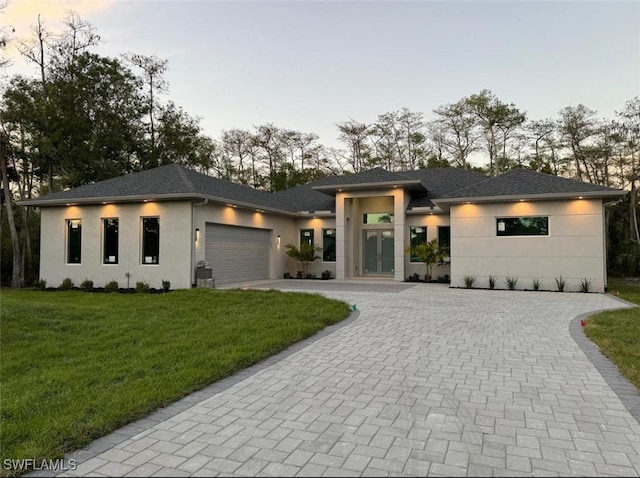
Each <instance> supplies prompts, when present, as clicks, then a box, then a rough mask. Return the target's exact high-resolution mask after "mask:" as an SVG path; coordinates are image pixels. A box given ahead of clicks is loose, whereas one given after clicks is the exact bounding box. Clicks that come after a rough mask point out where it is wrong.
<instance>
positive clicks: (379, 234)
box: [363, 229, 394, 274]
mask: <svg viewBox="0 0 640 478" xmlns="http://www.w3.org/2000/svg"><path fill="white" fill-rule="evenodd" d="M363 241H364V247H363V250H364V273H365V274H393V269H394V266H393V260H394V257H393V249H394V240H393V229H389V230H375V231H372V230H368V231H364V238H363Z"/></svg>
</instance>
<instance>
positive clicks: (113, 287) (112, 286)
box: [104, 280, 118, 292]
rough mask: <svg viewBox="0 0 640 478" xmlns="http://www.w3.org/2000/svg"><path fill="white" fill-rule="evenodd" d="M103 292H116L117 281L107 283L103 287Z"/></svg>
mask: <svg viewBox="0 0 640 478" xmlns="http://www.w3.org/2000/svg"><path fill="white" fill-rule="evenodd" d="M104 291H105V292H117V291H118V281H115V280H112V281H111V282H107V284H106V285H105V286H104Z"/></svg>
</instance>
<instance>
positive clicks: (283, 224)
mask: <svg viewBox="0 0 640 478" xmlns="http://www.w3.org/2000/svg"><path fill="white" fill-rule="evenodd" d="M208 222H210V223H216V224H228V225H234V226H243V227H255V228H258V229H267V230H269V231H271V247H270V251H271V255H270V257H269V278H270V279H281V278H282V276H283V274H284V272H287V271H289V267H288V261H290V259H289V258H288V257H287V255H286V254H285V251H286V249H285V247H284V246H285V244H289V243H292V244H297V242H298V235H297V229H296V227H295V218H293V217H290V216H279V215H275V214H271V213H267V212H259V211H256V210H252V209H243V208H239V207H238V208H233V207H230V206H226V205H221V204H213V203H208V204H204V205H198V206H195V207H194V212H193V230H194V231H195V229H196V228H198V229H200V241H198V242H197V243H195V242H194V252H195V254H194V262H193V264H192V265H191V266H190V269H191V271H192V272H191V274H192V277H193V280H194V281H195V267H196V264H197V263H198V261H200V260H203V259H204V258H205V243H206V242H205V241H206V237H205V234H206V223H208ZM278 236H280V245H279V246H278V240H277V238H278Z"/></svg>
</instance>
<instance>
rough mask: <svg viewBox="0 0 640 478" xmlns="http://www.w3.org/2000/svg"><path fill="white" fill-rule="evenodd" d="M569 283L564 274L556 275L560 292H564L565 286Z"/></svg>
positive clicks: (557, 287)
mask: <svg viewBox="0 0 640 478" xmlns="http://www.w3.org/2000/svg"><path fill="white" fill-rule="evenodd" d="M565 285H567V281H566V280H564V278H563V277H562V276H560V277H556V289H557V290H558V292H564V286H565Z"/></svg>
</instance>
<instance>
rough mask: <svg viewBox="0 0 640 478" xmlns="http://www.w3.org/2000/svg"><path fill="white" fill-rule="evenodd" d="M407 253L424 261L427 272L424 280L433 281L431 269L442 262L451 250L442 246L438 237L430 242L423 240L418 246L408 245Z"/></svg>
mask: <svg viewBox="0 0 640 478" xmlns="http://www.w3.org/2000/svg"><path fill="white" fill-rule="evenodd" d="M405 253H406V254H409V255H411V256H413V257H417V258H418V260H419V261H420V262H424V265H425V269H426V270H425V274H424V280H425V281H426V282H431V271H432V270H433V266H434V265H436V264H438V265H440V264H442V263H443V262H444V260H445V258H446V257H447V256H448V254H449V252H448V250H447V248H446V247H442V246H441V245H440V243H439V242H438V239H435V238H434V239H432V240H430V241H429V242H423V243H422V244H418V245H417V246H412V247H408V248H407V249H406V250H405Z"/></svg>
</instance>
